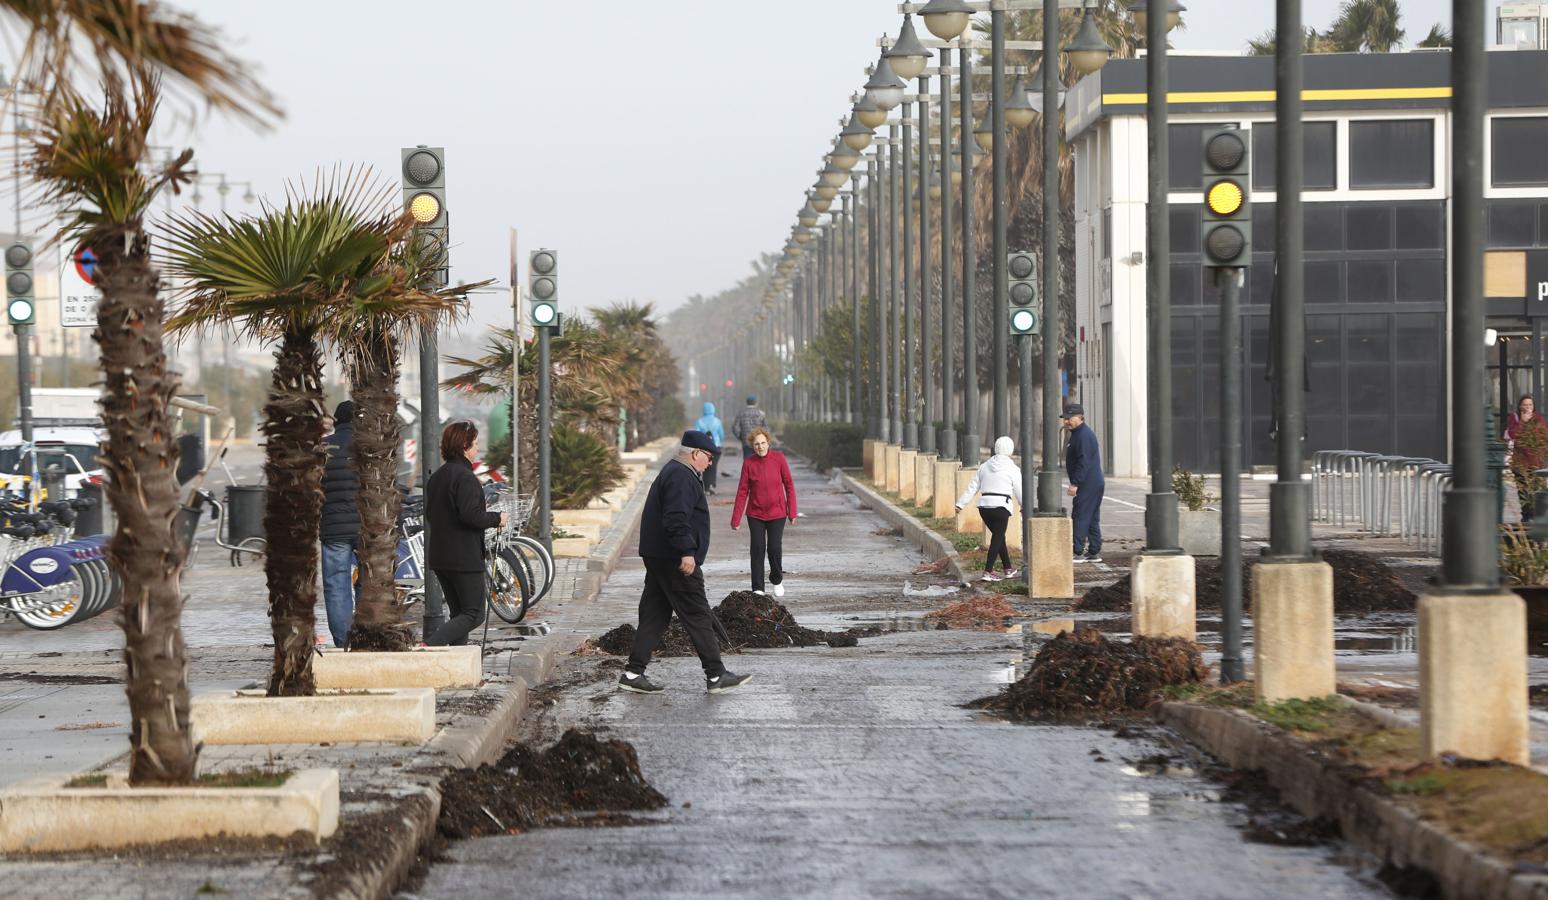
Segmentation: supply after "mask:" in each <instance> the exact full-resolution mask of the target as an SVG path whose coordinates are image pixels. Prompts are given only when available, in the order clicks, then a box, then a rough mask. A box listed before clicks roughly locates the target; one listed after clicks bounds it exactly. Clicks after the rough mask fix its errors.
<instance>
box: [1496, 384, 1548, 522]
mask: <svg viewBox="0 0 1548 900" xmlns="http://www.w3.org/2000/svg"><path fill="white" fill-rule="evenodd" d="M1505 439H1506V441H1507V442H1508V443H1509V445H1510V475H1511V478H1512V480H1514V481H1515V482H1516V499H1518V500H1520V501H1521V521H1523V522H1525V521H1527V520H1528V519H1530V518H1532V512H1533V507H1534V506H1535V500H1536V497H1537V491H1538V489H1539V488H1541V487H1543V479H1542V478H1540V477H1538V475H1537V470H1538V469H1541V468H1542V467H1543V463H1544V460H1545V458H1548V423H1545V422H1544V421H1543V417H1542V416H1541V415H1538V413H1537V401H1536V400H1534V399H1532V395H1531V394H1523V395H1522V396H1521V399H1520V400H1518V401H1516V412H1515V413H1514V414H1513V415H1512V416H1511V417H1510V418H1509V419H1508V420H1507V421H1506V423H1505Z"/></svg>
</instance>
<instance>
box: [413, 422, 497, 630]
mask: <svg viewBox="0 0 1548 900" xmlns="http://www.w3.org/2000/svg"><path fill="white" fill-rule="evenodd" d="M477 455H478V426H477V425H474V424H473V423H472V422H453V423H451V424H450V425H448V426H446V430H445V431H442V432H441V458H442V459H443V460H445V462H444V463H442V464H441V467H440V468H439V469H436V470H435V472H434V474H432V475H431V476H430V481H429V482H428V483H426V484H425V524H426V525H428V526H429V528H430V536H429V541H428V545H427V546H426V548H425V562H426V565H428V566H429V568H430V571H432V572H434V573H435V578H436V580H437V581H439V582H440V583H441V592H442V593H443V594H445V596H446V608H447V611H448V612H449V613H450V617H449V618H448V619H447V620H446V624H444V625H442V626H441V627H440V628H438V629H436V632H435V634H432V635H430V636H429V637H428V638H426V643H428V644H429V645H430V646H432V647H443V646H446V645H447V644H452V645H461V644H466V643H467V642H468V632H470V631H472V630H473V629H474V628H477V627H478V626H479V624H480V623H482V622H483V621H484V605H485V604H486V603H488V598H489V586H488V584H487V583H486V582H485V579H484V531H485V530H487V529H490V528H494V527H496V526H500V525H504V524H505V514H504V513H492V512H489V511H487V510H485V509H484V489H483V486H482V485H480V484H479V483H478V476H476V475H474V474H473V459H474V457H476V456H477Z"/></svg>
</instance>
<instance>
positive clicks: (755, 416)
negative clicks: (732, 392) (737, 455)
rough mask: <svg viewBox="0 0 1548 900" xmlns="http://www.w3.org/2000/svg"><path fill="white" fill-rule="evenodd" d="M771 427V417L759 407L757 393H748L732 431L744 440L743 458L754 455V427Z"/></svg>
mask: <svg viewBox="0 0 1548 900" xmlns="http://www.w3.org/2000/svg"><path fill="white" fill-rule="evenodd" d="M767 427H769V417H768V416H766V415H764V414H763V410H761V409H759V408H758V397H757V395H756V394H748V395H747V405H746V406H744V407H742V409H741V411H740V412H738V413H737V414H736V421H734V422H732V423H731V433H732V434H733V435H735V436H736V439H737V440H739V441H741V442H742V459H743V460H746V459H747V458H748V457H749V456H752V455H753V449H752V443H751V442H752V433H753V429H754V428H767Z"/></svg>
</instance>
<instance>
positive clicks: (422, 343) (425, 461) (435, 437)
mask: <svg viewBox="0 0 1548 900" xmlns="http://www.w3.org/2000/svg"><path fill="white" fill-rule="evenodd" d="M439 356H440V351H439V348H438V347H437V340H436V333H435V326H433V325H431V326H428V327H426V328H425V329H424V330H423V331H421V332H420V337H419V479H420V480H419V490H420V493H421V494H423V493H425V492H427V491H428V489H429V485H430V473H431V472H433V471H435V465H434V463H433V461H434V460H435V458H436V455H437V454H439V453H440V452H441V441H440V435H439V434H438V431H439V426H440V423H441V386H440V384H439V383H438V382H439V380H440V379H439V375H440V366H439V365H438V364H437V363H438V358H439ZM423 528H424V530H425V546H427V547H428V546H430V518H429V517H428V516H426V517H424V524H423ZM423 574H424V576H425V622H424V635H425V636H426V639H428V636H429V635H432V634H435V632H436V630H437V629H439V628H440V627H441V626H442V625H444V624H446V601H445V598H444V597H442V595H441V583H440V582H439V581H438V580H436V579H435V578H434V577H433V576H432V575H431V574H430V573H429V572H428V571H427V572H424V573H423Z"/></svg>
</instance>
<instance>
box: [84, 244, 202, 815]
mask: <svg viewBox="0 0 1548 900" xmlns="http://www.w3.org/2000/svg"><path fill="white" fill-rule="evenodd" d="M93 246H95V248H96V250H97V253H98V255H99V262H98V263H97V284H98V286H99V287H100V288H101V290H102V299H101V301H99V302H98V304H97V330H96V333H95V334H94V335H93V337H95V338H96V340H97V344H98V345H99V346H100V347H101V349H102V368H103V370H104V372H105V376H104V385H103V391H102V420H103V425H104V427H105V428H106V430H107V442H106V444H105V445H104V446H103V452H102V456H103V468H104V469H105V470H106V472H107V476H108V477H107V486H106V494H107V499H108V502H109V503H111V504H112V505H113V513H114V515H115V516H117V518H118V526H117V529H116V530H115V531H114V533H113V538H112V540H111V541H109V542H108V561H109V562H110V563H111V564H112V566H113V569H114V571H115V572H116V573H117V574H118V576H119V578H120V579H122V580H123V585H124V593H123V605H122V606H121V607H120V609H119V625H120V626H122V627H123V629H124V662H125V664H126V666H127V667H128V677H127V684H126V687H127V692H128V695H129V718H130V726H129V744H130V759H129V783H130V784H133V785H157V784H163V785H165V784H189V783H191V782H192V781H193V779H194V768H195V765H196V764H197V762H198V758H199V748H198V747H197V746H196V745H195V744H194V741H193V732H192V730H191V729H190V728H189V724H188V656H187V649H186V647H185V646H184V644H183V630H182V626H181V624H180V619H181V617H182V611H183V597H182V587H181V584H180V573H181V571H182V567H183V559H184V550H183V548H182V545H181V542H179V541H178V540H177V538H176V529H175V527H174V523H175V522H176V521H177V510H178V506H179V504H178V493H177V482H176V481H175V480H174V477H173V473H174V472H175V471H176V469H177V445H176V443H175V442H174V440H173V434H174V433H175V429H174V428H173V423H172V417H171V415H170V414H169V403H170V402H171V399H172V396H173V395H174V394H176V393H177V386H178V377H177V373H176V372H174V371H172V370H170V369H168V368H167V354H166V350H165V348H164V346H163V343H162V317H163V314H164V312H165V307H164V305H163V304H162V302H161V298H160V297H159V296H157V293H156V284H157V279H158V276H157V273H156V272H155V270H154V269H152V267H151V264H150V254H149V248H148V246H147V244H146V239H145V235H144V234H143V233H142V232H140V231H139V229H138V227H133V228H132V229H131V231H130V232H129V234H127V235H124V236H119V237H116V238H115V237H112V236H108V237H107V238H105V239H103V240H99V241H95V242H94V244H93Z"/></svg>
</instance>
